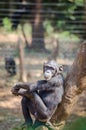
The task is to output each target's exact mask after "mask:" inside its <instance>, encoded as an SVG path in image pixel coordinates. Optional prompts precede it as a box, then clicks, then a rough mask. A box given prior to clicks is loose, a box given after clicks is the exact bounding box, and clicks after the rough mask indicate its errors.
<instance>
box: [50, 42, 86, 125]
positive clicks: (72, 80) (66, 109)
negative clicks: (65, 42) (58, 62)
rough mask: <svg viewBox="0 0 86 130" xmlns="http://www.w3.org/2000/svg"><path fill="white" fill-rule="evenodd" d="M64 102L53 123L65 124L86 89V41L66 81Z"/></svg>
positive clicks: (53, 118)
mask: <svg viewBox="0 0 86 130" xmlns="http://www.w3.org/2000/svg"><path fill="white" fill-rule="evenodd" d="M64 87H65V92H64V96H63V100H62V102H61V104H60V105H59V107H58V108H57V110H56V112H55V114H54V115H53V117H52V119H51V121H54V122H59V123H61V122H65V121H66V120H67V119H68V117H69V116H70V114H71V113H72V110H73V107H74V104H75V103H76V101H77V99H78V97H79V94H81V93H82V92H83V91H84V90H85V89H86V41H85V42H84V43H83V44H81V46H80V50H79V52H78V55H77V57H76V59H75V60H74V63H73V65H72V67H71V69H70V72H69V73H68V74H67V77H66V79H65V85H64Z"/></svg>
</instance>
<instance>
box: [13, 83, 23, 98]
mask: <svg viewBox="0 0 86 130" xmlns="http://www.w3.org/2000/svg"><path fill="white" fill-rule="evenodd" d="M21 86H22V83H21V82H20V83H17V84H16V85H14V87H13V88H12V90H11V92H12V94H14V95H16V96H18V95H19V94H18V91H19V89H20V88H21Z"/></svg>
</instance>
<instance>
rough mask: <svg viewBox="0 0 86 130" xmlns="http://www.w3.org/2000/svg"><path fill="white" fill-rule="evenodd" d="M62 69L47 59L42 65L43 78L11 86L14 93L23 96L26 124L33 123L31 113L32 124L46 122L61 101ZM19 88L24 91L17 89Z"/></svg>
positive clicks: (62, 91) (30, 124)
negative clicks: (33, 118)
mask: <svg viewBox="0 0 86 130" xmlns="http://www.w3.org/2000/svg"><path fill="white" fill-rule="evenodd" d="M62 70H63V68H62V66H61V65H58V64H57V63H56V62H55V61H48V62H47V63H44V66H43V74H44V78H45V80H40V81H37V82H36V83H17V84H16V85H15V86H14V87H13V89H12V93H13V94H14V95H21V96H23V99H22V102H21V104H22V110H23V115H24V118H25V121H26V123H27V124H28V126H32V124H33V121H32V118H31V114H32V115H33V116H34V117H35V123H34V125H36V123H39V122H40V124H41V123H44V124H47V122H49V120H50V119H51V117H52V115H53V114H54V112H55V110H56V108H57V107H58V104H59V103H60V102H61V101H62V96H63V93H64V88H63V76H62ZM21 88H23V89H25V91H19V90H20V89H21ZM34 125H33V126H34Z"/></svg>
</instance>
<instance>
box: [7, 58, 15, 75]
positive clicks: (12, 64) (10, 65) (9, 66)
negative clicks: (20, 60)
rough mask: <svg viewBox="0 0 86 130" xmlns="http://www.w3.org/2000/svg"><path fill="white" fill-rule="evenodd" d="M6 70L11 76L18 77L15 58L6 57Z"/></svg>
mask: <svg viewBox="0 0 86 130" xmlns="http://www.w3.org/2000/svg"><path fill="white" fill-rule="evenodd" d="M5 69H6V71H7V72H8V73H9V74H10V76H14V75H16V63H15V60H14V59H13V57H10V56H8V57H5Z"/></svg>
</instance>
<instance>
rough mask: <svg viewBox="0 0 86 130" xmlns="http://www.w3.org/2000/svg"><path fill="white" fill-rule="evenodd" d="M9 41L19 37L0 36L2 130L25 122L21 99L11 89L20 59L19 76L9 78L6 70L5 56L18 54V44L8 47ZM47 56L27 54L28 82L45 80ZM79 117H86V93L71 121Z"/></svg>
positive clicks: (62, 61)
mask: <svg viewBox="0 0 86 130" xmlns="http://www.w3.org/2000/svg"><path fill="white" fill-rule="evenodd" d="M9 39H12V41H11V42H14V41H15V40H16V41H17V37H14V35H9V36H8V37H7V38H5V35H4V36H3V35H1V36H0V43H1V44H0V130H12V128H14V127H15V126H17V125H20V124H21V123H22V122H24V119H23V116H22V110H21V97H15V96H14V95H12V93H11V88H12V87H13V85H14V84H15V83H17V82H18V79H19V60H18V57H16V58H15V59H16V63H17V71H18V72H17V73H18V74H17V75H16V76H15V77H9V76H8V74H7V73H6V72H5V69H4V56H5V54H12V53H13V52H14V53H17V52H16V44H13V43H12V44H10V46H8V45H9V44H6V42H7V43H8V42H9ZM3 40H5V43H4V44H3V43H2V42H3ZM6 50H7V52H6ZM9 50H10V52H9ZM16 55H17V54H16ZM47 55H48V54H47ZM47 55H45V54H41V53H40V54H37V53H35V54H34V53H30V54H29V55H28V54H27V53H26V54H25V68H26V71H27V75H28V74H29V73H30V74H31V77H28V82H32V81H35V80H38V79H41V78H43V76H42V65H43V63H44V61H45V60H46V58H47ZM58 62H59V63H60V64H65V63H68V65H71V64H72V62H73V61H71V60H68V59H65V60H63V59H58ZM77 116H79V117H80V116H86V91H84V92H83V93H82V94H81V95H80V97H79V100H78V102H77V104H76V105H75V107H74V110H73V112H72V116H71V118H69V121H71V120H73V119H74V118H75V117H77Z"/></svg>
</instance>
